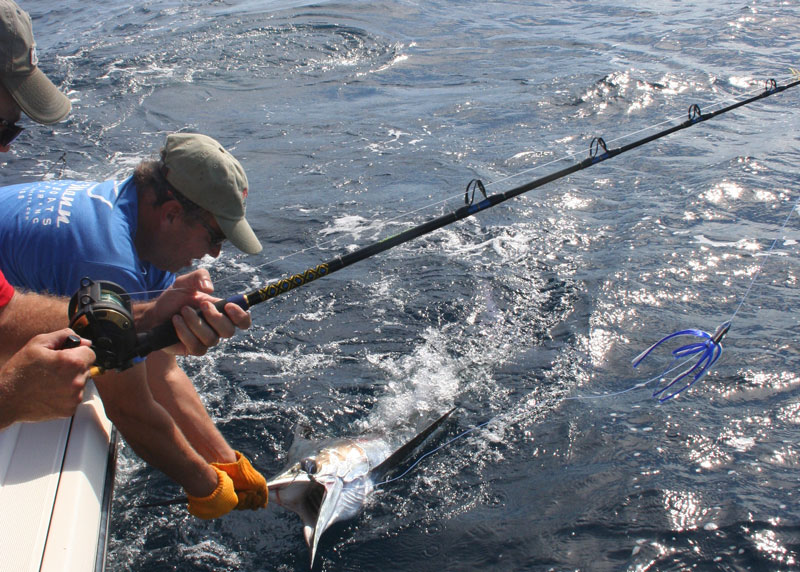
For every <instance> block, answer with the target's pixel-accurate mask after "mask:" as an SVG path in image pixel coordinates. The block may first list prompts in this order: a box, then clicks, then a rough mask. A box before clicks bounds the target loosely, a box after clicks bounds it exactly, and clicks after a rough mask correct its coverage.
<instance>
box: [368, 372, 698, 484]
mask: <svg viewBox="0 0 800 572" xmlns="http://www.w3.org/2000/svg"><path fill="white" fill-rule="evenodd" d="M690 361H691V358H689V359H687V360H685V361H683V362H681V363H679V364H677V365H675V366H673V367H672V368H671V369H668V370H667V371H666V372H664V373H660V374H658V375H656V376H654V377H651V378H650V379H648V380H647V381H640V382H638V383H636V384H634V385H631V386H630V387H628V388H626V389H622V390H619V391H612V392H609V393H599V394H596V395H573V396H569V397H562V398H560V399H556V400H553V401H552V402H550V403H552V404H554V405H557V404H560V403H562V402H564V401H583V400H593V399H606V398H609V397H619V396H620V395H623V394H625V393H629V392H631V391H633V390H634V389H641V388H643V387H647V386H648V385H650V384H651V383H653V382H654V381H657V380H659V379H661V378H662V377H663V376H664V375H666V374H667V373H670V372H672V371H675V370H677V369H680V368H682V367H683V366H684V365H686V363H688V362H690ZM544 401H545V402H547V401H548V400H544ZM506 413H507V412H501V413H498V414H497V415H495V416H493V417H491V418H490V419H487V420H486V421H483V422H481V423H478V424H477V425H474V426H472V427H470V428H469V429H465V430H464V431H462V432H461V433H459V434H458V435H456V436H454V437H451V438H450V439H448V440H447V441H445V442H444V443H442V444H441V445H438V446H437V447H434V448H433V449H431V450H430V451H426V452H425V453H424V454H422V455H420V456H419V457H418V458H417V459H416V460H415V461H414V462H413V463H412V464H411V465H410V466H409V467H408V468H407V469H406V470H404V471H403V472H402V473H400V474H399V475H397V476H396V477H392V478H391V479H386V480H385V481H381V482H380V483H376V484H375V488H378V487H381V486H383V485H388V484H389V483H393V482H395V481H398V480H400V479H402V478H403V477H405V476H406V475H408V474H409V473H410V472H411V471H412V470H414V468H415V467H416V466H417V465H419V464H420V463H421V462H422V461H423V460H424V459H426V458H427V457H430V456H431V455H433V454H434V453H437V452H439V451H441V450H442V449H446V448H447V447H449V446H450V445H452V444H453V443H454V442H455V441H458V440H459V439H462V438H464V437H466V436H467V435H469V434H470V433H474V432H475V431H477V430H478V429H481V428H483V427H486V426H487V425H489V424H490V423H492V422H494V421H497V420H498V419H500V418H501V417H502V416H503V415H505V414H506Z"/></svg>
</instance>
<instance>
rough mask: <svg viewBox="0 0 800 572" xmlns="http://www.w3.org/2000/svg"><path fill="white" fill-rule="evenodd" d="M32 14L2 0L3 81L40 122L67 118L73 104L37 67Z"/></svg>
mask: <svg viewBox="0 0 800 572" xmlns="http://www.w3.org/2000/svg"><path fill="white" fill-rule="evenodd" d="M38 62H39V60H38V59H37V57H36V42H35V41H34V40H33V29H32V28H31V18H30V16H29V15H28V13H27V12H25V11H24V10H23V9H22V8H20V7H19V6H17V5H16V4H15V3H14V2H12V1H11V0H0V82H2V84H3V85H4V86H5V88H6V89H7V90H8V91H9V92H10V93H11V96H12V97H13V98H14V101H16V102H17V104H18V105H19V106H20V108H22V111H24V112H25V114H26V115H27V116H28V117H30V118H31V119H33V120H34V121H36V122H37V123H45V124H50V123H56V122H58V121H61V120H62V119H64V118H65V117H66V116H67V114H68V113H69V110H70V109H71V108H72V104H71V103H70V101H69V98H67V96H66V95H64V94H63V93H61V92H60V91H59V90H58V88H57V87H56V86H55V85H53V82H51V81H50V80H49V79H47V76H46V75H44V74H43V73H42V71H41V70H40V69H39V68H38V67H37V66H38Z"/></svg>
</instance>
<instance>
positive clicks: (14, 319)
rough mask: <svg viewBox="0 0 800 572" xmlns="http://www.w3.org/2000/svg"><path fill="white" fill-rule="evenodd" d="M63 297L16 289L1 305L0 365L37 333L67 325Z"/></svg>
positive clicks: (66, 304)
mask: <svg viewBox="0 0 800 572" xmlns="http://www.w3.org/2000/svg"><path fill="white" fill-rule="evenodd" d="M68 305H69V301H68V300H67V299H66V298H58V297H56V296H44V295H41V294H33V293H30V292H24V293H23V292H15V293H14V296H13V297H12V298H11V301H10V302H9V303H8V304H7V305H5V306H3V307H2V308H0V337H2V339H3V343H2V344H0V364H2V363H4V362H5V361H6V360H8V359H9V358H10V357H11V356H12V355H14V354H15V353H17V352H18V351H19V350H20V348H22V346H24V345H25V344H26V343H28V341H29V340H30V339H31V338H32V337H33V336H35V335H37V334H43V333H45V332H53V331H55V330H61V329H63V328H66V327H67V326H68V325H69V318H68V317H67V306H68Z"/></svg>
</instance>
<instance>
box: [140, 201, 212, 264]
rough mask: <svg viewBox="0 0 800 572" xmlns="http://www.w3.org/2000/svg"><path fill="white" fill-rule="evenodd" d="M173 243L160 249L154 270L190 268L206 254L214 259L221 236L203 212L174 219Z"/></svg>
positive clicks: (209, 217)
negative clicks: (193, 262) (194, 261)
mask: <svg viewBox="0 0 800 572" xmlns="http://www.w3.org/2000/svg"><path fill="white" fill-rule="evenodd" d="M172 236H173V237H174V240H169V241H168V242H166V241H165V243H164V244H170V247H168V248H166V247H165V248H162V249H161V253H160V256H159V257H158V258H159V260H157V261H156V260H153V261H152V262H153V263H154V264H155V266H156V267H157V268H161V269H162V270H169V271H170V272H177V271H179V270H181V269H183V268H187V267H189V266H191V264H192V261H193V260H199V259H201V258H203V256H205V255H206V254H208V255H209V256H211V257H213V258H216V257H217V256H219V253H220V250H221V248H222V242H223V241H224V240H225V235H224V234H223V233H222V230H221V229H220V227H219V224H218V223H217V221H216V220H215V219H214V216H213V215H211V213H208V212H203V213H199V214H198V215H197V216H185V214H183V213H182V214H181V215H179V216H178V217H177V219H176V221H175V226H174V234H173V235H172Z"/></svg>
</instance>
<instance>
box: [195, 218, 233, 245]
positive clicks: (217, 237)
mask: <svg viewBox="0 0 800 572" xmlns="http://www.w3.org/2000/svg"><path fill="white" fill-rule="evenodd" d="M197 221H198V222H199V223H200V224H201V225H203V228H204V229H206V232H207V233H208V243H209V244H210V245H211V247H212V248H217V247H219V246H222V243H223V242H225V240H227V238H228V237H227V236H225V234H224V233H222V232H221V231H219V230H217V229H215V228H212V227H211V225H210V224H208V223H207V222H206V221H205V220H203V219H202V218H198V219H197Z"/></svg>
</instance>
